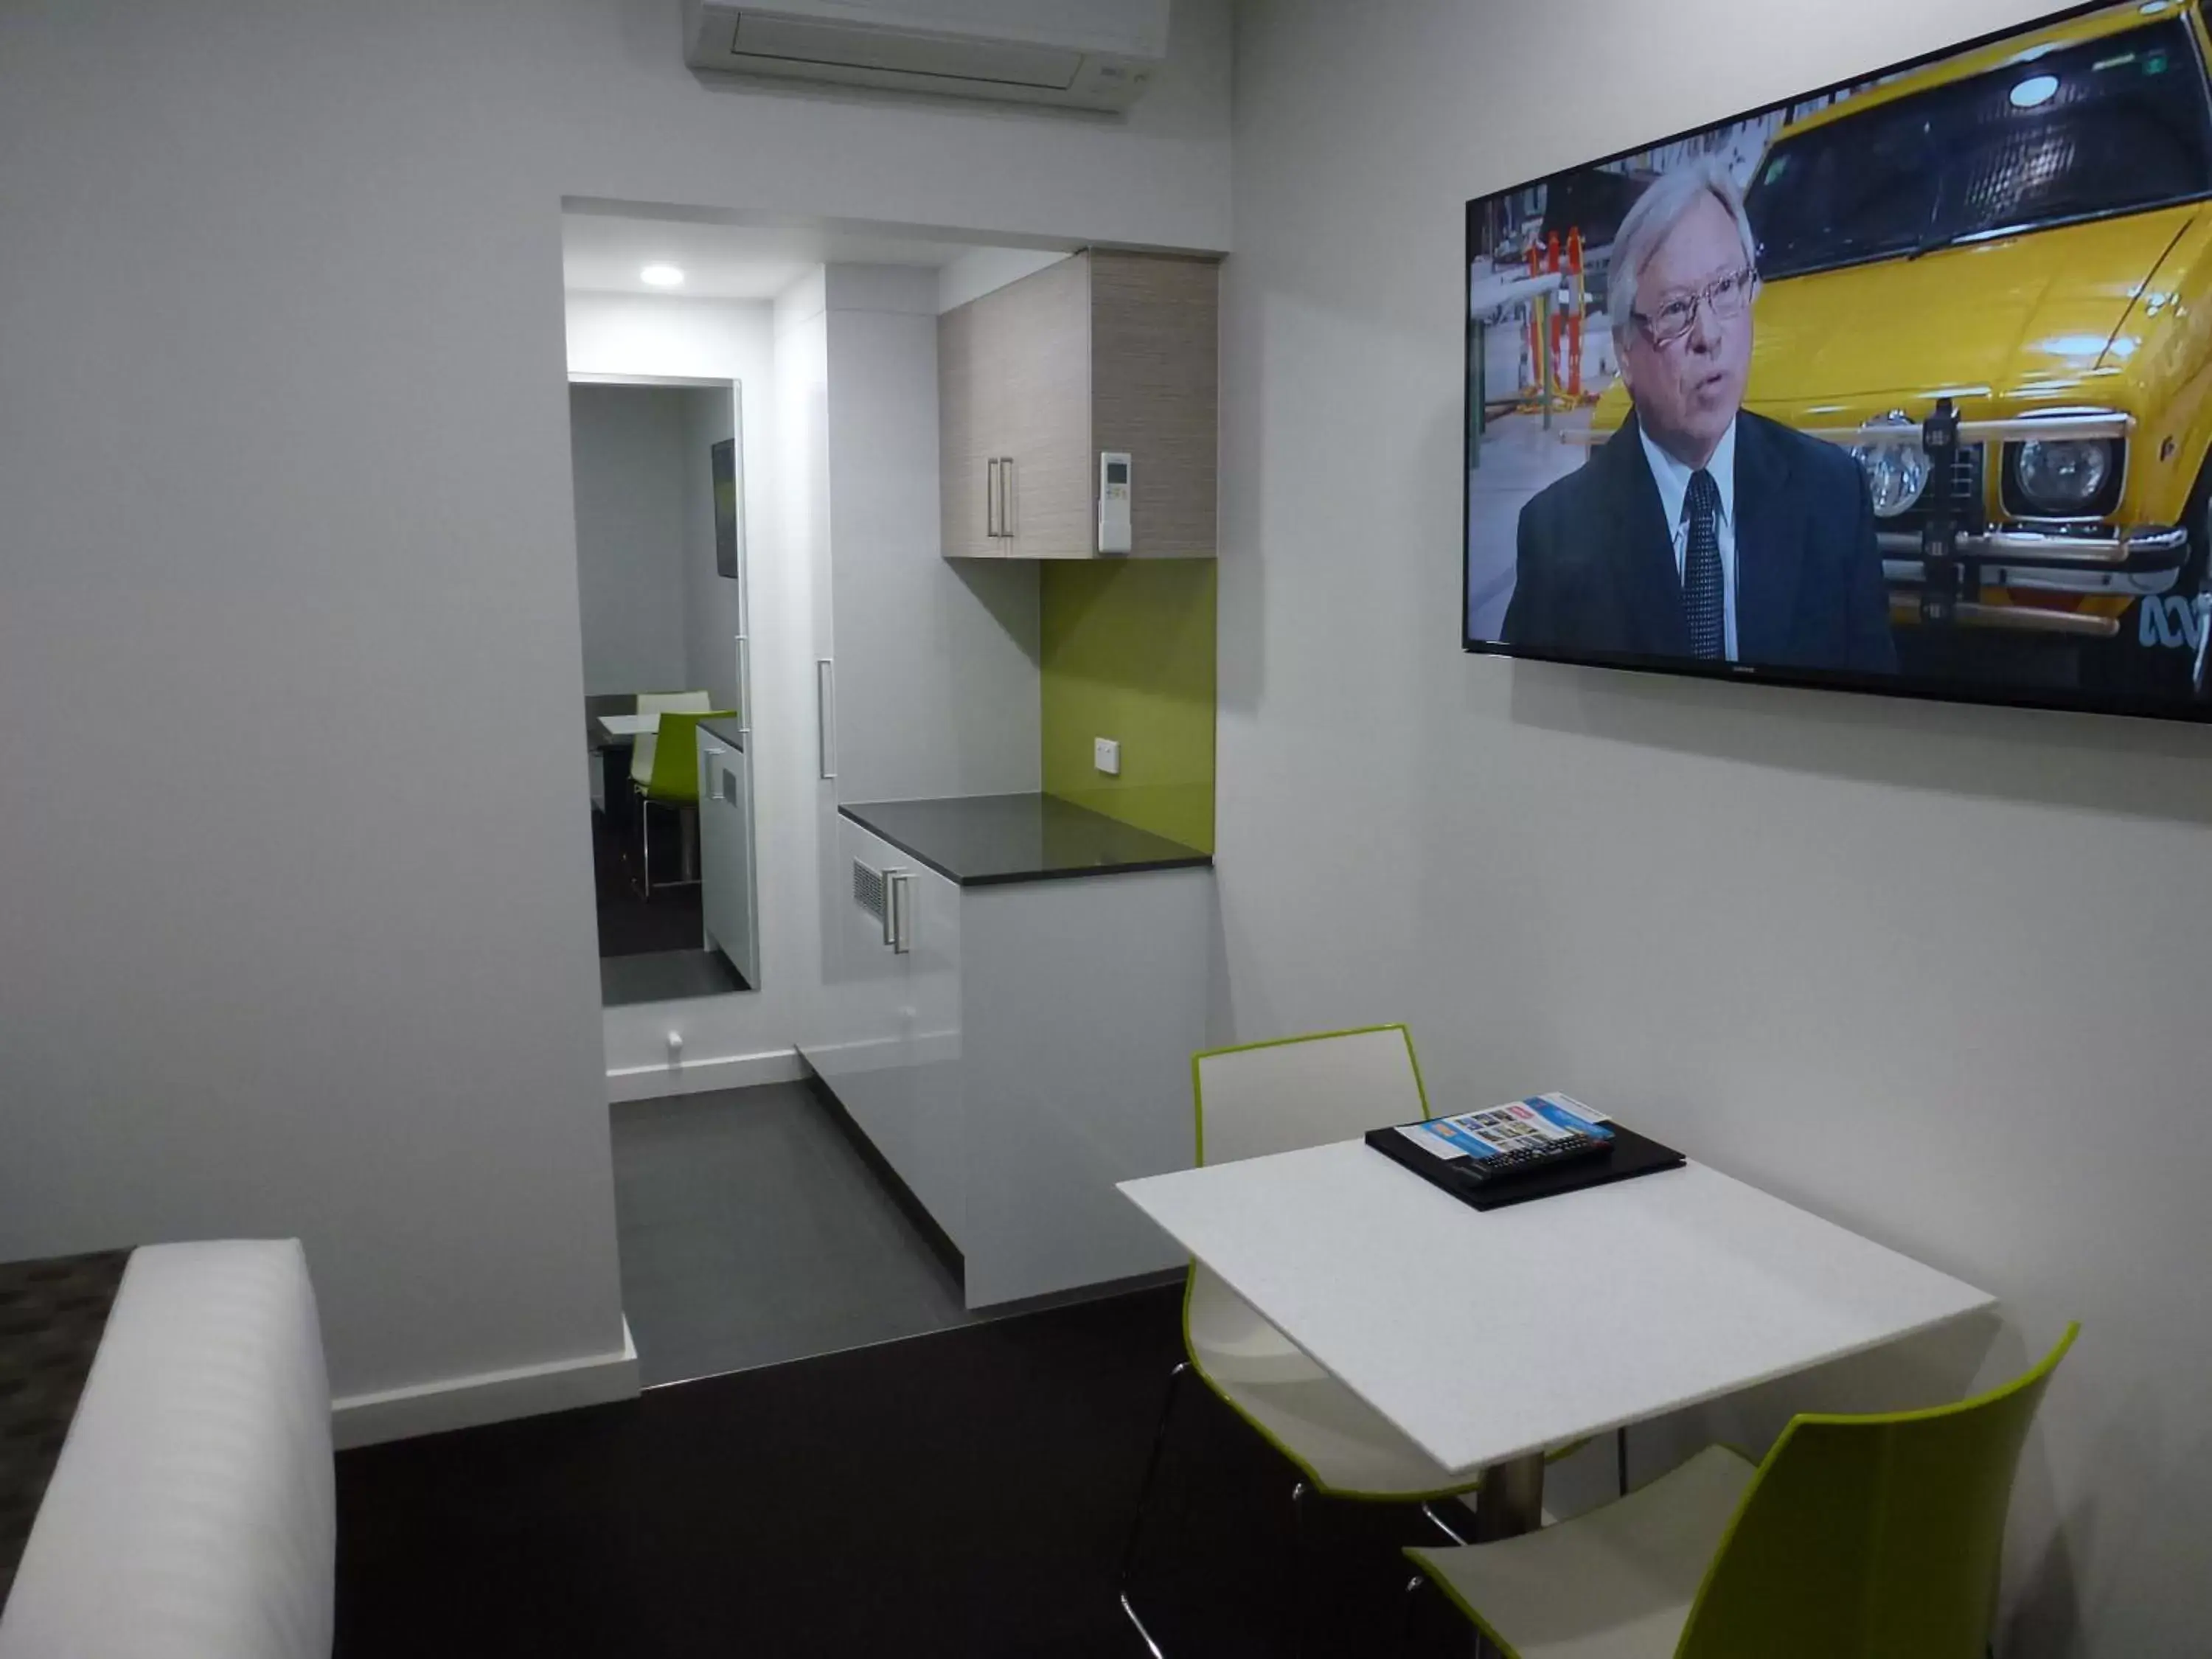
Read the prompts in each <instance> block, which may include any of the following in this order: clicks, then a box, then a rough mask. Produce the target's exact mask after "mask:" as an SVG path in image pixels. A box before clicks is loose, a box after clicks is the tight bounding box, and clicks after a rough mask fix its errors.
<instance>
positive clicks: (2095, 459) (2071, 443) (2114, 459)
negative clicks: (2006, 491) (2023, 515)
mask: <svg viewBox="0 0 2212 1659" xmlns="http://www.w3.org/2000/svg"><path fill="white" fill-rule="evenodd" d="M2006 447H2007V449H2008V451H2010V452H2011V453H2010V454H2009V456H2008V459H2010V461H2011V462H2012V466H2011V469H2010V470H2011V472H2012V476H2013V482H2014V483H2015V484H2016V485H2017V486H2018V487H2019V491H2020V497H2021V502H2022V503H2023V504H2024V505H2025V506H2027V507H2028V508H2029V509H2031V510H2032V511H2034V512H2039V513H2087V512H2093V511H2097V510H2100V502H2101V500H2102V498H2103V496H2104V495H2105V494H2106V485H2107V484H2109V483H2112V481H2113V480H2114V479H2115V478H2116V477H2118V475H2119V470H2120V469H2119V456H2118V442H2117V441H2115V440H2113V439H2111V438H2031V439H2029V440H2028V441H2027V442H2026V443H2020V444H2008V445H2007V446H2006Z"/></svg>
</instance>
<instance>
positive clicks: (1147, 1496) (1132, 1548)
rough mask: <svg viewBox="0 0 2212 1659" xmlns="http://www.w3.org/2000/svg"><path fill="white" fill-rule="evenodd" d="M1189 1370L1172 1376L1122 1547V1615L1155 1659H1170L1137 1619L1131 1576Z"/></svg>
mask: <svg viewBox="0 0 2212 1659" xmlns="http://www.w3.org/2000/svg"><path fill="white" fill-rule="evenodd" d="M1188 1370H1190V1362H1189V1361H1188V1360H1187V1359H1186V1360H1184V1361H1182V1363H1181V1364H1178V1365H1176V1368H1175V1369H1174V1370H1171V1371H1170V1372H1169V1373H1168V1391H1167V1397H1166V1398H1165V1399H1164V1400H1163V1401H1161V1402H1160V1420H1159V1425H1158V1427H1156V1428H1155V1429H1153V1431H1152V1454H1151V1455H1150V1456H1148V1457H1146V1459H1145V1480H1144V1484H1143V1485H1142V1486H1139V1487H1138V1489H1137V1507H1136V1511H1135V1513H1133V1515H1131V1516H1130V1517H1129V1536H1128V1539H1127V1541H1126V1542H1125V1543H1124V1544H1123V1545H1122V1546H1121V1573H1120V1585H1121V1611H1122V1612H1123V1613H1126V1614H1127V1616H1128V1620H1129V1623H1130V1624H1131V1625H1133V1626H1135V1628H1136V1632H1137V1634H1138V1635H1139V1637H1141V1638H1144V1644H1145V1646H1146V1648H1147V1649H1148V1650H1150V1651H1151V1653H1152V1659H1166V1656H1164V1654H1162V1653H1161V1651H1160V1644H1158V1642H1155V1641H1154V1640H1153V1639H1152V1632H1150V1631H1148V1630H1146V1628H1145V1621H1144V1620H1142V1619H1139V1617H1138V1616H1137V1609H1136V1607H1134V1606H1133V1604H1132V1603H1131V1601H1130V1600H1129V1574H1130V1571H1131V1570H1132V1569H1133V1568H1134V1567H1135V1565H1136V1564H1137V1540H1138V1537H1139V1534H1141V1533H1142V1532H1143V1530H1144V1525H1145V1511H1146V1510H1147V1509H1148V1508H1149V1507H1150V1506H1151V1504H1152V1486H1153V1483H1154V1482H1155V1481H1156V1480H1158V1476H1159V1472H1160V1453H1161V1452H1162V1451H1163V1450H1164V1449H1165V1448H1166V1446H1167V1443H1168V1423H1169V1419H1171V1418H1172V1417H1173V1416H1174V1415H1175V1405H1176V1398H1177V1397H1178V1395H1180V1394H1181V1393H1182V1379H1183V1376H1184V1374H1185V1373H1186V1372H1188Z"/></svg>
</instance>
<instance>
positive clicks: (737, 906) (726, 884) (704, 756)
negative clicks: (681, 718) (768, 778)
mask: <svg viewBox="0 0 2212 1659" xmlns="http://www.w3.org/2000/svg"><path fill="white" fill-rule="evenodd" d="M698 739H699V902H700V908H701V910H702V913H703V919H704V921H705V922H706V927H707V938H708V942H709V943H710V944H713V945H718V946H720V949H721V951H722V954H723V955H724V956H726V957H729V959H730V965H731V966H732V967H733V968H735V969H737V970H738V973H740V974H741V975H744V981H745V983H746V985H747V986H749V987H751V988H753V989H755V990H757V989H759V988H760V929H759V924H758V922H757V919H756V918H757V904H756V902H755V901H756V888H755V881H754V874H753V810H752V769H751V760H750V757H749V756H748V755H747V754H746V752H745V750H743V749H741V748H739V747H738V746H737V745H735V744H730V743H726V742H725V741H723V740H722V739H721V738H718V737H716V736H715V735H714V733H713V732H708V731H707V730H705V729H704V728H703V727H702V728H701V729H700V731H699V733H698Z"/></svg>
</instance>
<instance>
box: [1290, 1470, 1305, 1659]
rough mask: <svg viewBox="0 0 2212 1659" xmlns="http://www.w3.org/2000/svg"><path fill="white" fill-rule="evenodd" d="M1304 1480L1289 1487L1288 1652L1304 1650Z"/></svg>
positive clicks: (1293, 1656)
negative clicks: (1289, 1643)
mask: <svg viewBox="0 0 2212 1659" xmlns="http://www.w3.org/2000/svg"><path fill="white" fill-rule="evenodd" d="M1308 1490H1309V1489H1308V1487H1307V1486H1306V1483H1305V1482H1304V1481H1303V1480H1301V1481H1299V1482H1297V1484H1296V1485H1295V1486H1292V1487H1291V1595H1290V1604H1289V1605H1290V1609H1291V1659H1298V1656H1300V1655H1303V1654H1304V1652H1305V1650H1306V1623H1307V1620H1306V1554H1307V1551H1306V1492H1307V1491H1308Z"/></svg>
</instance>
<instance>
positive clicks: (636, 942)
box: [568, 380, 760, 1007]
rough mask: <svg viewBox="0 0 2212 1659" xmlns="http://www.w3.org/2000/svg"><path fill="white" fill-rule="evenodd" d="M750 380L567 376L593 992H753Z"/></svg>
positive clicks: (638, 997)
mask: <svg viewBox="0 0 2212 1659" xmlns="http://www.w3.org/2000/svg"><path fill="white" fill-rule="evenodd" d="M743 406H744V398H743V388H742V387H741V386H738V384H737V383H736V382H734V381H722V382H719V383H697V382H686V383H678V384H669V383H656V382H653V381H649V380H623V381H607V380H589V381H586V380H575V381H572V383H571V384H570V386H569V388H568V430H569V443H570V459H571V463H572V466H573V469H574V472H573V476H574V490H575V510H576V586H577V599H578V611H579V617H580V621H581V623H582V635H583V655H584V727H585V734H584V735H585V747H586V757H587V760H588V780H589V787H590V801H591V811H592V878H593V891H594V898H595V901H596V908H597V913H598V918H599V981H600V994H601V997H600V1000H601V1002H602V1004H603V1006H608V1007H615V1006H624V1005H628V1004H633V1003H643V1002H665V1001H670V1000H676V999H679V998H686V997H702V996H720V995H724V994H728V993H731V992H743V991H750V990H754V989H757V987H758V986H759V984H760V959H759V936H758V927H757V915H758V904H757V884H756V879H755V874H754V872H755V867H756V866H755V856H754V828H753V799H754V790H753V779H752V757H751V755H750V748H751V744H750V732H749V731H748V729H747V725H746V722H747V720H748V718H749V710H750V690H751V688H750V684H749V683H748V682H749V680H750V668H751V664H750V648H749V641H748V639H747V635H746V626H747V605H746V597H745V587H746V570H745V545H746V536H745V531H744V524H745V511H744V507H745V498H744V459H743V458H744V444H743V441H742V429H741V423H742V417H743Z"/></svg>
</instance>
